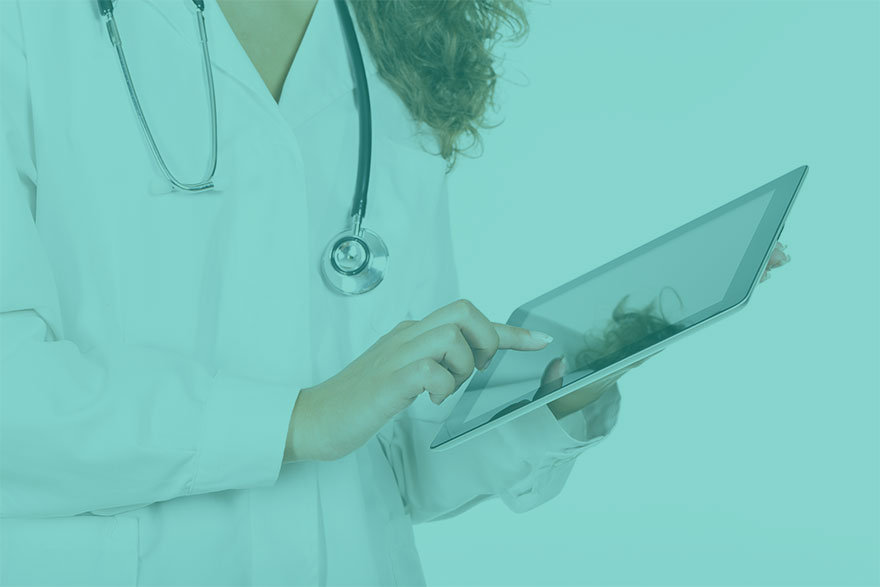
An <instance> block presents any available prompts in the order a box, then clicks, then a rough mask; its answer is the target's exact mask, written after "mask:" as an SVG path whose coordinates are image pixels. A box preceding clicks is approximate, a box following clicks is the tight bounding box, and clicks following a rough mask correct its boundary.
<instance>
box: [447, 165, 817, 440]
mask: <svg viewBox="0 0 880 587" xmlns="http://www.w3.org/2000/svg"><path fill="white" fill-rule="evenodd" d="M803 170H804V168H799V170H795V171H803ZM792 173H794V172H792ZM802 174H803V173H801V174H800V176H802ZM790 175H792V174H788V175H786V176H783V177H782V178H780V179H779V180H776V181H774V182H771V183H770V184H767V185H766V186H763V188H759V189H758V190H755V191H754V192H751V193H750V194H747V195H746V196H743V197H741V198H738V199H736V200H734V201H732V202H730V203H728V204H726V205H725V206H722V207H721V208H719V209H717V210H714V211H713V212H710V213H708V214H706V215H704V216H702V217H700V218H698V219H697V220H694V221H692V222H689V223H688V224H686V225H684V226H682V227H680V228H678V229H676V230H674V231H672V232H670V233H668V234H666V235H664V236H661V237H659V238H657V239H655V240H653V241H651V242H650V243H648V244H646V245H644V246H642V247H639V248H638V249H636V250H634V251H632V252H630V253H628V254H626V255H624V256H622V257H620V258H619V259H616V260H614V261H611V262H610V263H607V264H605V265H603V266H602V267H599V268H598V269H596V270H594V271H591V272H590V273H587V274H586V275H583V276H582V277H580V278H578V279H575V280H573V281H571V282H569V283H567V284H565V285H563V286H561V287H559V288H556V289H554V290H553V291H551V292H549V293H547V294H545V295H543V296H541V297H539V298H537V299H535V300H532V301H531V302H529V303H527V304H525V305H523V306H522V307H521V308H519V309H518V310H517V311H516V312H514V313H513V315H512V316H511V318H510V320H508V324H513V325H516V326H522V327H524V328H528V329H534V330H541V331H544V332H547V333H548V334H550V335H552V336H553V342H552V343H550V345H548V346H547V347H545V348H544V349H542V350H540V351H530V352H518V351H499V352H498V353H497V354H496V355H495V357H494V358H493V360H492V363H491V365H490V367H489V368H488V369H487V370H486V371H482V372H477V373H476V374H475V375H474V377H473V378H472V379H471V382H470V384H469V385H468V387H467V388H466V389H465V390H464V391H463V392H461V391H460V393H462V397H461V398H460V400H459V402H458V404H457V405H456V406H455V408H454V409H453V412H452V413H451V414H450V417H449V419H448V420H447V422H446V426H445V427H444V429H443V430H441V434H440V435H438V438H437V439H436V440H435V441H434V444H433V445H432V446H437V445H438V443H442V442H443V437H444V435H445V436H448V438H447V440H448V439H449V438H454V437H455V436H457V435H461V434H463V433H465V432H468V431H470V430H473V429H475V428H477V427H479V426H481V425H483V424H485V423H487V422H490V421H492V420H495V419H498V418H500V417H502V416H505V415H507V414H510V413H512V412H513V411H516V410H518V409H520V408H523V407H524V406H527V405H528V404H531V403H533V402H535V401H536V400H539V399H541V398H542V397H544V396H546V395H548V394H549V393H551V392H554V391H556V390H558V389H559V388H560V387H561V386H562V385H568V384H570V383H572V382H574V381H577V380H578V379H582V378H584V377H587V376H589V375H590V374H593V373H596V372H597V371H599V370H602V369H605V368H607V367H609V366H611V365H614V364H615V363H617V362H619V361H621V360H623V359H626V358H627V357H630V356H632V355H633V354H635V353H637V352H639V351H642V350H645V349H648V348H649V347H652V346H654V345H657V344H658V343H660V342H662V341H663V340H664V339H666V338H669V337H670V336H672V335H674V334H676V333H679V332H681V331H683V330H686V329H688V328H690V327H692V326H694V325H696V324H698V323H699V322H702V321H704V320H706V319H707V318H710V317H711V316H713V315H716V314H718V313H720V312H722V311H724V310H725V309H728V308H730V307H732V306H734V305H736V304H737V303H739V302H740V301H742V300H743V299H744V298H745V297H746V296H747V294H748V293H749V292H750V290H751V287H752V286H753V285H754V283H755V281H756V278H757V277H758V276H759V274H757V273H756V272H759V271H763V262H764V261H763V259H764V257H765V256H766V254H768V252H769V249H768V247H769V248H770V249H772V247H773V245H775V235H776V234H777V232H778V230H777V229H778V228H779V226H780V224H781V222H782V221H783V219H784V216H785V214H786V213H787V210H788V208H789V206H790V204H791V201H792V199H793V196H794V193H795V191H796V187H797V185H799V182H795V183H794V189H793V188H792V184H791V182H782V180H783V179H785V178H788V177H789V176H790ZM800 176H799V177H800ZM798 179H799V178H798ZM560 357H565V362H566V363H567V370H566V373H565V374H564V375H563V377H562V378H559V377H555V375H556V374H557V373H556V370H555V369H550V370H548V366H549V365H551V362H554V360H555V359H557V358H560ZM545 371H547V374H546V375H545ZM610 372H612V371H611V370H609V373H610ZM548 377H549V378H551V379H552V380H551V379H548ZM542 378H543V379H544V383H543V385H542Z"/></svg>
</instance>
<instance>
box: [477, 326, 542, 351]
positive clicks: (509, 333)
mask: <svg viewBox="0 0 880 587" xmlns="http://www.w3.org/2000/svg"><path fill="white" fill-rule="evenodd" d="M492 326H494V327H495V332H497V333H498V340H499V342H498V348H499V349H511V350H515V351H539V350H541V349H542V348H544V347H546V346H547V345H548V344H550V343H551V342H553V337H552V336H550V335H549V334H547V333H546V332H541V331H540V330H528V329H526V328H520V327H519V326H511V325H510V324H498V323H497V322H492Z"/></svg>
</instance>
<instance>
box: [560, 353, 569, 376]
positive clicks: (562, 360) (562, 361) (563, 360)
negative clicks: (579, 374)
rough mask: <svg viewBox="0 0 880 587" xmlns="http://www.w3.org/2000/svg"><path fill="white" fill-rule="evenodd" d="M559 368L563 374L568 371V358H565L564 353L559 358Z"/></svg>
mask: <svg viewBox="0 0 880 587" xmlns="http://www.w3.org/2000/svg"><path fill="white" fill-rule="evenodd" d="M559 369H560V370H561V371H562V374H563V375H564V374H566V373H568V359H566V358H565V355H562V356H561V357H560V358H559Z"/></svg>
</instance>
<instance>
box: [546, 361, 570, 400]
mask: <svg viewBox="0 0 880 587" xmlns="http://www.w3.org/2000/svg"><path fill="white" fill-rule="evenodd" d="M567 369H568V361H566V360H565V355H563V356H561V357H557V358H555V359H553V360H552V361H550V362H549V363H548V364H547V367H546V368H545V369H544V374H543V375H541V390H542V391H543V392H544V393H550V392H551V391H556V390H557V389H559V388H560V387H562V376H563V375H565V372H566V370H567Z"/></svg>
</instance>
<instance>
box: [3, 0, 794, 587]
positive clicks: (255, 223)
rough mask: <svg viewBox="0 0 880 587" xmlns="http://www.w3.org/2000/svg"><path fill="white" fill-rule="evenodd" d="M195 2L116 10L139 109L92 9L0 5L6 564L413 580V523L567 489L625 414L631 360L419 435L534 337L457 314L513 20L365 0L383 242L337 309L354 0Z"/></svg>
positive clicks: (294, 580) (9, 578)
mask: <svg viewBox="0 0 880 587" xmlns="http://www.w3.org/2000/svg"><path fill="white" fill-rule="evenodd" d="M200 4H201V2H198V1H197V2H193V1H192V0H137V1H131V2H120V3H118V5H117V6H116V7H115V10H114V16H113V23H114V25H115V26H117V27H118V28H117V29H116V32H118V38H119V39H121V47H122V48H123V50H124V57H125V62H126V66H127V67H128V68H129V70H130V75H131V79H132V81H133V85H134V88H135V89H136V92H137V98H138V101H137V102H135V101H133V100H132V95H131V94H130V92H129V89H128V88H127V85H126V82H125V79H124V76H123V74H122V68H121V67H120V56H119V55H118V54H117V51H116V50H115V46H114V45H113V44H112V43H111V41H110V40H109V39H110V38H113V34H114V32H113V31H111V28H112V27H110V25H109V24H108V21H107V18H106V17H105V19H104V20H102V19H101V18H100V17H99V13H98V6H96V3H95V1H94V0H68V1H66V2H25V1H21V0H5V1H3V2H2V3H0V6H2V11H3V12H2V18H0V26H2V47H0V54H2V157H0V164H2V169H0V178H2V190H0V238H2V243H0V244H2V248H0V255H2V257H0V284H2V292H0V293H2V295H0V335H2V339H0V341H2V347H0V351H2V353H0V361H2V362H0V393H2V395H0V402H2V403H0V413H2V443H0V450H2V454H0V457H2V458H0V466H2V469H0V474H2V477H0V516H2V517H0V539H2V540H0V549H2V551H0V556H2V564H0V578H2V582H3V584H10V585H11V584H15V585H18V584H53V585H70V584H87V585H136V584H139V585H166V584H176V585H316V584H320V585H324V584H328V585H335V584H361V585H366V584H375V585H391V584H401V585H404V584H405V585H411V584H420V583H423V582H424V578H423V575H422V571H421V567H420V564H419V557H418V554H417V552H416V550H415V546H414V542H413V533H412V524H413V523H419V522H426V521H430V520H438V519H443V518H447V517H450V516H454V515H457V514H460V513H462V512H464V511H465V510H467V509H469V508H471V507H473V506H474V505H476V504H477V503H479V502H481V501H483V500H486V499H489V498H491V497H498V498H500V499H502V500H503V501H504V503H505V504H507V506H509V507H510V509H511V510H513V511H515V512H522V511H526V510H529V509H531V508H534V507H536V506H537V505H539V504H541V503H543V502H545V501H547V500H548V499H550V498H552V497H553V496H555V495H556V494H557V493H558V492H559V491H560V490H561V488H562V486H563V484H564V483H565V480H566V478H567V476H568V474H569V472H570V471H571V468H572V465H573V463H574V460H575V458H576V457H577V455H578V454H580V453H581V452H583V451H584V450H585V449H586V448H587V447H588V446H590V445H591V444H593V443H595V442H597V441H599V440H600V439H602V438H603V437H604V436H605V435H607V434H608V432H609V431H610V430H611V428H612V427H613V426H614V423H615V420H616V417H617V412H618V406H619V401H620V395H619V393H618V390H617V388H616V385H614V381H615V380H616V377H612V378H610V379H609V380H608V381H605V382H602V383H601V384H597V385H593V386H590V387H589V388H585V389H584V390H581V391H580V392H576V393H575V394H572V395H571V396H568V397H567V398H564V399H565V400H566V401H565V402H557V403H554V404H552V405H551V406H550V407H549V408H548V409H542V410H538V411H535V412H533V413H531V414H528V415H526V416H524V417H522V418H520V419H518V420H516V421H514V422H512V423H510V424H508V425H505V426H502V427H500V428H498V429H496V430H493V431H491V432H489V433H486V434H485V435H483V436H481V437H479V438H477V439H475V440H473V441H471V442H469V443H467V444H465V445H463V446H461V447H458V448H456V449H452V450H449V451H446V452H438V453H434V452H429V451H428V450H427V447H428V444H429V442H430V440H431V439H432V438H433V435H434V433H435V432H436V429H437V427H438V425H439V423H440V422H441V421H442V420H443V418H444V417H445V415H446V414H447V413H448V412H449V409H450V408H451V405H452V403H453V402H452V401H448V399H447V398H449V396H450V394H452V392H453V391H454V390H455V389H456V388H457V387H458V386H460V385H461V384H462V382H463V381H464V380H465V379H466V378H467V377H468V376H469V375H470V374H471V372H472V371H473V369H474V367H482V366H484V365H485V364H486V363H487V362H488V361H489V360H490V359H491V357H492V355H493V354H494V352H495V351H496V350H497V349H498V348H514V349H520V350H523V351H524V352H527V351H528V350H530V349H538V348H542V347H543V345H544V344H546V340H544V339H543V337H542V335H541V334H540V333H533V332H529V331H525V330H521V329H514V328H510V327H506V326H504V325H500V324H495V323H493V322H491V321H489V319H487V318H486V317H485V316H484V315H483V314H482V313H480V312H479V310H478V309H476V308H474V307H473V306H472V305H471V304H469V303H467V302H464V301H456V300H457V298H458V296H459V294H458V291H457V283H456V278H455V270H454V266H453V257H452V247H451V241H450V227H449V215H448V202H447V189H446V177H447V170H448V167H449V165H450V164H451V163H452V162H454V158H455V155H456V153H457V148H456V147H455V145H456V144H457V143H456V139H458V138H459V137H460V136H461V135H467V134H472V135H473V134H475V133H476V129H477V126H478V125H479V123H480V121H481V116H482V113H483V111H484V107H485V106H486V104H487V100H488V99H489V97H490V96H491V89H492V84H493V81H494V78H493V77H492V70H491V60H489V53H488V52H487V51H486V50H485V49H483V48H481V47H482V46H483V45H482V40H483V39H485V38H491V37H492V36H493V34H494V31H495V28H494V27H496V26H498V25H499V24H500V23H501V22H502V21H503V20H504V19H506V18H512V19H514V21H515V22H524V21H522V18H523V14H522V12H521V10H520V9H519V8H518V7H517V5H515V4H513V3H507V2H500V1H498V2H494V1H490V2H483V3H468V2H461V3H433V2H427V3H409V2H384V1H375V0H362V1H358V2H352V3H350V9H351V14H352V17H353V22H354V23H355V27H354V29H352V30H354V31H356V39H357V44H356V46H357V47H359V48H360V51H361V53H362V58H363V62H364V68H365V78H366V80H367V82H368V83H367V87H368V88H369V97H370V100H371V104H370V114H371V121H372V136H371V140H370V146H371V157H372V159H371V163H370V165H369V170H370V176H369V192H368V193H369V207H368V209H369V214H368V215H365V216H361V219H362V220H363V223H364V227H365V228H366V229H369V230H370V231H372V233H375V234H376V235H379V236H380V239H381V241H382V243H383V244H384V246H385V247H387V250H388V257H387V267H385V268H384V271H383V272H382V279H381V280H380V281H379V282H378V283H376V284H372V286H371V288H370V289H369V290H367V291H365V292H363V293H360V294H358V295H343V293H340V292H339V291H338V288H336V287H334V284H333V283H332V278H328V277H327V276H326V275H323V276H322V271H324V269H322V265H323V264H325V262H326V261H327V259H328V258H327V257H326V255H325V249H326V247H327V246H328V239H331V237H333V235H337V234H340V231H343V232H344V233H346V234H366V233H365V232H364V233H361V232H353V230H354V229H353V227H352V226H350V225H351V223H352V219H353V218H354V217H355V216H354V215H353V207H356V206H357V203H356V201H355V203H354V204H353V201H352V192H353V189H354V186H355V185H356V182H358V181H360V180H359V173H358V161H360V160H361V159H362V157H363V156H362V151H361V150H360V149H359V142H360V137H361V136H363V135H362V134H361V133H362V131H363V127H362V126H361V125H362V124H363V123H362V119H361V116H360V115H362V114H363V113H364V110H363V109H362V107H359V106H358V105H359V104H362V102H360V101H359V97H358V95H359V93H358V85H357V83H356V81H355V79H354V78H353V77H352V71H353V69H356V63H354V61H353V60H352V59H350V56H349V55H350V54H349V51H351V44H350V43H349V44H347V43H346V32H345V31H346V29H345V28H344V26H342V23H343V22H344V21H343V20H341V18H342V15H341V13H340V12H339V9H340V8H344V7H345V5H342V4H337V3H335V2H334V1H333V0H318V1H317V2H315V0H302V1H300V0H286V1H279V2H258V1H256V0H249V1H247V2H243V1H241V0H220V1H219V3H218V0H206V1H205V2H204V5H203V7H201V6H199V5H200ZM202 10H203V13H201V11H202ZM347 12H348V11H346V13H347ZM200 13H201V14H200ZM201 18H203V19H204V38H205V39H207V48H208V49H209V53H210V55H209V56H208V55H206V54H204V53H203V47H204V46H203V44H202V43H201V42H200V38H201V37H200V32H199V25H198V23H199V22H200V19H201ZM475 19H476V20H475ZM108 31H110V32H109V33H108ZM481 34H485V35H486V37H480V35H481ZM475 40H480V42H474V41H475ZM203 57H207V58H208V61H207V63H209V64H210V65H209V66H208V68H209V71H210V72H211V74H212V75H211V79H210V80H209V81H210V83H207V82H206V76H205V69H204V67H205V66H204V63H205V61H204V60H203V59H202V58H203ZM454 68H462V69H461V70H460V71H459V70H455V69H454ZM453 71H455V72H456V74H457V75H451V73H452V72H453ZM138 108H140V109H141V114H142V115H143V119H144V120H145V121H146V122H147V124H148V127H144V126H143V125H142V124H141V122H140V119H139V116H138V112H137V110H138ZM214 112H216V123H217V124H216V126H214V125H213V124H212V118H213V116H212V114H213V113H214ZM146 128H148V131H147V130H146ZM148 135H149V136H148ZM214 137H216V149H217V151H216V156H215V155H214V151H213V144H214V142H215V138H214ZM151 141H152V144H151ZM432 153H435V154H432ZM437 153H439V155H438V154H437ZM163 166H164V169H163ZM166 172H167V173H166ZM169 175H170V176H171V177H172V178H173V181H172V179H171V178H169ZM206 178H208V179H207V180H206ZM175 181H176V182H178V183H179V184H180V185H178V186H177V187H175V185H174V182H175ZM205 181H207V182H208V183H210V184H211V185H210V187H209V188H205V189H190V188H192V185H190V184H194V183H195V184H198V183H199V182H205ZM181 185H182V186H184V189H182V188H181ZM203 188H204V186H203ZM346 231H348V232H346ZM333 242H336V241H333V240H331V244H332V243H333ZM368 244H370V243H368ZM371 244H375V242H373V241H371ZM377 246H378V245H377ZM376 250H378V249H376ZM376 250H374V256H373V257H371V259H373V260H377V259H378V260H379V261H381V254H379V253H376ZM344 253H345V251H343V252H342V253H340V254H342V255H343V256H342V257H337V260H342V261H345V259H344ZM780 255H781V253H780ZM775 259H776V261H775V264H777V265H778V264H781V263H782V262H784V260H783V257H781V256H778V257H777V258H775ZM349 260H351V259H349ZM773 263H774V261H771V266H774V265H773ZM381 269H382V267H378V269H377V271H379V270H381ZM342 281H345V280H344V279H343V280H342ZM337 285H338V284H337ZM345 293H354V292H345ZM617 376H618V377H619V374H617ZM425 390H428V391H427V392H425ZM453 397H455V396H453ZM443 400H447V401H443Z"/></svg>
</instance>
